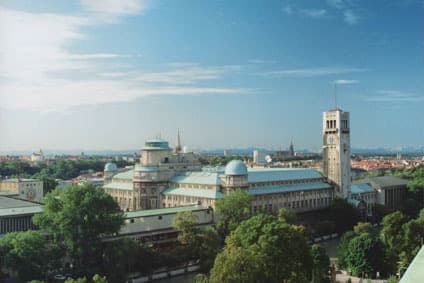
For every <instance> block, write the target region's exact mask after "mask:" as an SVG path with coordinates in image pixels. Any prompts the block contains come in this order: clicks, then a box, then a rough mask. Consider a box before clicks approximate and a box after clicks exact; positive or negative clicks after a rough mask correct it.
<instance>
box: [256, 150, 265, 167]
mask: <svg viewBox="0 0 424 283" xmlns="http://www.w3.org/2000/svg"><path fill="white" fill-rule="evenodd" d="M265 157H266V153H265V152H263V151H260V150H254V151H253V163H255V164H265V163H266V160H265Z"/></svg>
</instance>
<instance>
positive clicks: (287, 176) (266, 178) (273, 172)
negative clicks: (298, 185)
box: [247, 168, 323, 183]
mask: <svg viewBox="0 0 424 283" xmlns="http://www.w3.org/2000/svg"><path fill="white" fill-rule="evenodd" d="M247 170H248V181H249V183H259V182H272V181H288V180H304V179H318V178H323V176H322V175H321V173H320V172H318V171H317V170H315V169H309V168H305V169H304V168H293V169H291V168H248V169H247Z"/></svg>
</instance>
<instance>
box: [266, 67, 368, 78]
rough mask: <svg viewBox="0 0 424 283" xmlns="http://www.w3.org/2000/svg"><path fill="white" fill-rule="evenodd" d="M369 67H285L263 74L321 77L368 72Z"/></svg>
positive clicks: (267, 75) (269, 75)
mask: <svg viewBox="0 0 424 283" xmlns="http://www.w3.org/2000/svg"><path fill="white" fill-rule="evenodd" d="M367 71H369V70H368V69H362V68H345V67H321V68H305V69H285V70H277V71H271V72H265V73H262V74H261V75H263V76H266V77H283V76H285V77H319V76H328V75H337V74H348V73H359V72H367Z"/></svg>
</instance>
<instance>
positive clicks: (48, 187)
mask: <svg viewBox="0 0 424 283" xmlns="http://www.w3.org/2000/svg"><path fill="white" fill-rule="evenodd" d="M40 180H41V181H43V190H44V192H43V193H44V195H45V194H47V193H50V192H51V191H53V190H54V189H56V187H57V182H56V180H55V179H54V178H52V177H49V176H46V175H42V176H41V178H40Z"/></svg>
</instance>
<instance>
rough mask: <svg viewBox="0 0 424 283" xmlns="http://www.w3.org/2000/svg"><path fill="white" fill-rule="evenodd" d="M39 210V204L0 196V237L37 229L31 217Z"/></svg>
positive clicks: (40, 207)
mask: <svg viewBox="0 0 424 283" xmlns="http://www.w3.org/2000/svg"><path fill="white" fill-rule="evenodd" d="M41 210H42V206H41V205H40V204H37V203H33V202H29V201H23V200H18V199H14V198H10V197H4V196H0V235H1V234H5V233H10V232H18V231H27V230H35V229H37V227H36V226H35V225H34V223H33V222H32V217H33V216H34V215H35V214H38V213H41Z"/></svg>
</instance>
